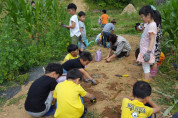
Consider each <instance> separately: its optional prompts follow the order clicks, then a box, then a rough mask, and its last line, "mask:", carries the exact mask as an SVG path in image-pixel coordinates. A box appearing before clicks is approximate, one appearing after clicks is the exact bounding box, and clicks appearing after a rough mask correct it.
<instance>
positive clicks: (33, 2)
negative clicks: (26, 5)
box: [31, 1, 36, 10]
mask: <svg viewBox="0 0 178 118" xmlns="http://www.w3.org/2000/svg"><path fill="white" fill-rule="evenodd" d="M31 6H32V8H33V10H36V8H35V7H36V4H35V1H32V2H31Z"/></svg>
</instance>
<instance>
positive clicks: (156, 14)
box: [154, 10, 161, 27]
mask: <svg viewBox="0 0 178 118" xmlns="http://www.w3.org/2000/svg"><path fill="white" fill-rule="evenodd" d="M154 21H155V22H156V25H157V27H158V26H159V25H160V26H161V14H160V12H159V11H158V10H154Z"/></svg>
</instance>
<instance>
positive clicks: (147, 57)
mask: <svg viewBox="0 0 178 118" xmlns="http://www.w3.org/2000/svg"><path fill="white" fill-rule="evenodd" d="M139 15H140V16H141V18H142V20H143V22H146V21H147V22H148V26H146V28H145V29H144V32H143V36H142V38H141V41H140V53H139V55H138V58H137V61H138V62H139V63H142V67H143V71H144V80H145V81H146V82H149V81H150V65H151V64H153V63H155V56H154V52H155V42H156V35H157V26H156V23H155V21H154V10H153V9H152V8H151V6H144V7H142V8H141V9H140V11H139Z"/></svg>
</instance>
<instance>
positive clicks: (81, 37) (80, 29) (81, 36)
mask: <svg viewBox="0 0 178 118" xmlns="http://www.w3.org/2000/svg"><path fill="white" fill-rule="evenodd" d="M82 29H83V28H82V27H80V33H81V38H82Z"/></svg>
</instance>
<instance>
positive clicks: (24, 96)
mask: <svg viewBox="0 0 178 118" xmlns="http://www.w3.org/2000/svg"><path fill="white" fill-rule="evenodd" d="M26 97H27V95H21V96H18V97H17V98H12V99H11V100H10V101H9V103H8V104H7V105H8V106H10V105H12V104H17V103H19V101H20V100H21V99H23V98H26Z"/></svg>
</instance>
